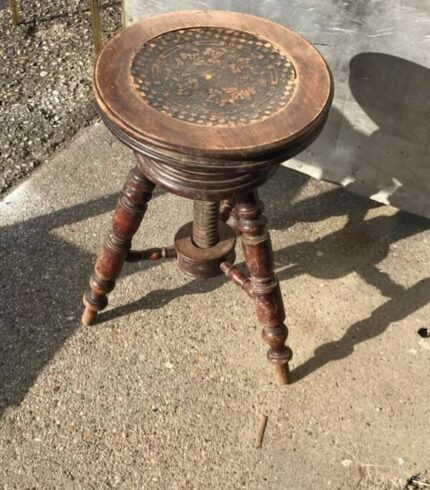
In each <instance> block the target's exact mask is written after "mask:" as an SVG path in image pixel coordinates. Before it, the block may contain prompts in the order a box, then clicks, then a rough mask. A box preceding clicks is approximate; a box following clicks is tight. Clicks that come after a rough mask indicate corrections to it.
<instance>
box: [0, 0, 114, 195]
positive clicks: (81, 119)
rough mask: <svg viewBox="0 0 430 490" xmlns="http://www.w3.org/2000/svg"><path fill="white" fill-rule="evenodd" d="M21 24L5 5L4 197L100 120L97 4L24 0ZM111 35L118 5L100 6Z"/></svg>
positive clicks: (0, 171) (0, 108)
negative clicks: (94, 76) (95, 70)
mask: <svg viewBox="0 0 430 490" xmlns="http://www.w3.org/2000/svg"><path fill="white" fill-rule="evenodd" d="M17 4H18V7H19V12H20V16H21V22H20V25H18V26H14V25H12V22H11V12H10V9H9V8H7V7H6V2H0V192H3V191H4V190H6V189H7V188H9V187H10V186H11V185H13V184H14V183H16V181H17V180H18V179H19V178H21V177H23V176H24V175H28V174H29V173H30V172H31V171H32V170H33V169H34V168H35V167H38V166H39V165H40V164H41V163H42V162H44V161H46V160H47V158H48V157H49V156H50V155H51V154H52V153H54V152H55V151H56V150H57V149H58V148H59V147H61V146H62V145H64V143H65V142H67V141H69V140H70V138H71V137H72V136H73V135H74V134H75V133H77V132H78V130H79V129H80V128H82V127H83V126H85V125H88V124H89V123H90V122H91V121H93V119H94V118H95V115H96V110H95V106H94V104H93V102H92V95H91V71H92V65H93V62H94V47H93V38H92V28H91V11H90V2H89V1H85V2H82V1H81V0H67V1H65V0H17ZM100 5H101V6H102V7H101V9H100V10H101V20H102V28H103V31H104V36H105V38H108V37H109V36H111V35H112V33H113V32H115V31H116V30H117V29H118V28H119V26H120V18H121V5H120V2H119V1H111V0H109V1H108V2H100Z"/></svg>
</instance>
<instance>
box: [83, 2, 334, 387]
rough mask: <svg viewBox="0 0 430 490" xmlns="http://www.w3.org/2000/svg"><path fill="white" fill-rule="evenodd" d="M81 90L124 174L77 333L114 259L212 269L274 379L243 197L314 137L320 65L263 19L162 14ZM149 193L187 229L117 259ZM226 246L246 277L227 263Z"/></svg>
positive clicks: (274, 329)
mask: <svg viewBox="0 0 430 490" xmlns="http://www.w3.org/2000/svg"><path fill="white" fill-rule="evenodd" d="M93 87H94V92H95V96H96V102H97V106H98V109H99V112H100V115H101V117H102V119H103V121H104V122H105V124H106V126H107V127H108V128H109V129H110V130H111V131H112V133H113V134H114V135H116V136H117V137H118V138H119V139H120V140H121V141H122V142H123V143H124V144H126V145H127V146H128V147H129V148H130V149H132V150H133V151H134V153H135V156H136V160H137V166H136V168H135V169H134V170H133V172H132V174H131V176H130V179H129V181H128V183H127V184H126V186H125V190H124V192H123V197H122V198H121V199H120V202H119V204H118V207H117V210H116V212H115V215H114V224H113V232H112V234H111V235H110V236H109V237H108V239H107V240H106V242H105V244H104V246H103V247H102V250H101V252H100V254H99V258H98V260H97V263H96V267H95V273H94V274H93V276H92V277H91V280H90V288H91V289H90V292H89V294H88V295H87V296H86V297H85V300H84V302H85V305H86V309H85V313H84V317H83V323H84V324H91V323H92V322H93V321H94V318H95V315H96V313H97V311H99V310H101V309H102V308H104V307H105V306H106V305H107V296H106V295H107V293H108V292H109V291H111V290H112V289H113V287H114V285H115V279H116V277H117V276H118V274H119V272H120V270H121V267H122V264H123V262H124V260H130V261H136V260H160V259H162V258H174V257H176V258H177V262H178V266H179V267H180V269H181V270H182V271H184V272H185V273H187V274H189V275H191V276H193V277H197V278H210V277H215V276H217V275H219V274H222V273H224V274H225V275H226V276H227V277H228V278H229V279H230V280H231V281H232V282H233V283H234V284H236V285H237V286H239V287H240V288H241V289H243V290H244V291H245V292H246V293H247V295H248V296H249V297H250V298H252V299H253V300H254V302H255V305H256V310H257V317H258V320H259V322H260V323H261V325H262V327H263V331H262V334H263V339H264V340H265V342H266V343H267V344H268V345H269V347H270V349H269V351H268V354H267V355H268V359H269V361H270V362H271V363H273V364H274V365H275V367H276V371H277V374H278V379H279V381H280V382H281V383H282V384H285V383H287V382H288V381H289V380H288V375H289V370H288V362H289V361H290V359H291V357H292V352H291V349H290V348H289V347H287V346H286V345H285V342H286V339H287V335H288V330H287V327H286V326H285V323H284V322H285V312H284V306H283V302H282V296H281V292H280V288H279V283H278V281H277V279H276V276H275V274H274V272H273V254H272V247H271V243H270V236H269V234H268V232H267V230H266V219H265V218H264V216H263V214H262V213H263V209H262V204H261V203H260V201H259V200H258V196H257V194H256V189H257V188H258V187H259V186H260V185H261V184H263V183H264V182H265V181H266V180H267V179H268V178H269V177H270V176H271V175H272V174H273V172H274V171H275V170H276V168H277V167H278V165H279V164H280V162H281V161H283V160H285V159H288V158H290V157H292V156H294V155H296V154H297V153H298V152H300V151H302V150H303V149H305V148H306V147H307V146H308V145H309V144H310V143H311V142H312V141H313V140H314V139H315V138H316V137H317V136H318V134H319V133H320V131H321V130H322V128H323V127H324V124H325V121H326V119H327V115H328V111H329V107H330V104H331V100H332V97H333V83H332V79H331V75H330V71H329V69H328V67H327V65H326V63H325V61H324V59H323V58H322V57H321V55H320V54H319V53H318V52H317V51H316V50H315V48H313V47H312V46H311V45H310V44H309V43H307V42H306V41H305V40H304V39H302V38H301V37H299V36H298V35H297V34H294V33H293V32H291V31H289V30H288V29H287V28H285V27H283V26H280V25H277V24H274V23H272V22H270V21H268V20H265V19H260V18H257V17H252V16H249V15H244V14H239V13H236V12H220V11H216V12H202V11H197V12H190V11H187V12H174V13H172V14H166V15H162V16H158V17H153V18H150V19H145V20H143V21H141V22H137V23H135V24H133V25H132V26H130V27H129V28H127V29H125V30H124V31H123V32H121V33H120V34H119V35H117V36H116V37H115V38H114V39H113V40H111V41H110V42H109V43H108V44H107V45H106V46H105V47H104V49H103V50H102V52H101V54H100V56H99V57H98V60H97V63H96V66H95V70H94V76H93ZM144 176H145V177H144ZM154 184H155V185H157V186H159V187H161V188H163V189H165V190H167V191H169V192H172V193H175V194H177V195H180V196H184V197H187V198H190V199H193V200H194V215H193V218H194V219H193V222H190V223H187V224H186V225H184V226H182V227H181V228H180V229H179V230H178V232H177V234H176V236H175V241H174V247H173V248H172V247H171V248H159V249H148V250H143V251H129V248H130V243H131V238H132V236H133V234H134V233H135V231H136V230H137V228H138V226H139V224H140V222H141V220H142V217H143V214H144V212H145V209H146V204H147V201H148V200H149V198H150V196H151V191H152V189H153V187H154ZM238 236H241V241H242V246H243V251H244V255H245V260H246V264H247V266H248V269H249V272H250V277H248V276H247V275H245V274H244V273H242V272H241V271H240V270H239V269H237V268H236V267H235V266H234V265H233V264H234V259H235V243H236V237H238Z"/></svg>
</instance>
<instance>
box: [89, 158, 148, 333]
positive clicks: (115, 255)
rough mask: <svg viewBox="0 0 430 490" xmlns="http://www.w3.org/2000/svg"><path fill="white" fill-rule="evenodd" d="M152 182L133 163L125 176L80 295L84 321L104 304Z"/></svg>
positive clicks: (118, 271)
mask: <svg viewBox="0 0 430 490" xmlns="http://www.w3.org/2000/svg"><path fill="white" fill-rule="evenodd" d="M153 189H154V184H153V183H152V182H150V181H149V180H148V179H147V178H146V177H144V175H143V174H142V173H141V172H140V170H139V169H138V167H135V168H134V169H133V170H132V171H131V172H130V175H129V177H128V180H127V182H126V183H125V185H124V188H123V190H122V194H121V197H120V198H119V201H118V204H117V206H116V209H115V213H114V215H113V223H112V231H111V233H110V234H109V235H108V236H107V237H106V239H105V241H104V243H103V245H102V247H101V249H100V252H99V254H98V257H97V262H96V265H95V268H94V272H93V274H92V275H91V277H90V290H89V292H88V293H87V294H86V295H85V296H84V304H85V311H84V314H83V316H82V323H83V324H84V325H87V326H88V325H92V324H93V323H94V321H95V318H96V315H97V312H98V311H100V310H102V309H104V308H106V306H107V304H108V299H107V294H108V293H110V292H111V291H112V290H113V288H114V287H115V280H116V278H117V277H118V276H119V274H120V272H121V269H122V266H123V265H124V261H125V259H126V256H127V253H128V251H129V250H130V247H131V239H132V238H133V235H134V234H135V233H136V231H137V230H138V228H139V225H140V223H141V221H142V219H143V216H144V214H145V211H146V208H147V203H148V201H149V200H150V199H151V195H152V191H153Z"/></svg>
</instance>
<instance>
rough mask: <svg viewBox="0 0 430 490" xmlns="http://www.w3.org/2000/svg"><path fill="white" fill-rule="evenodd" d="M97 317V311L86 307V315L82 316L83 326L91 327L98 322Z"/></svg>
mask: <svg viewBox="0 0 430 490" xmlns="http://www.w3.org/2000/svg"><path fill="white" fill-rule="evenodd" d="M84 303H85V301H84ZM96 317H97V310H93V309H92V308H90V307H89V306H85V310H84V313H83V314H82V325H84V326H85V327H90V326H91V325H93V324H94V322H95V321H96Z"/></svg>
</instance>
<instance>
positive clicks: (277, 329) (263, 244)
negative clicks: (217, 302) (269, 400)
mask: <svg viewBox="0 0 430 490" xmlns="http://www.w3.org/2000/svg"><path fill="white" fill-rule="evenodd" d="M262 212H263V209H262V204H261V202H260V201H259V199H258V196H257V193H256V192H251V193H249V194H246V195H243V196H240V197H239V198H238V199H237V202H236V213H237V216H238V225H237V226H238V230H239V232H240V233H241V240H242V247H243V252H244V255H245V261H246V264H247V267H248V269H249V272H250V274H251V283H252V296H253V298H254V300H255V304H256V309H257V317H258V320H259V322H260V324H261V325H262V327H263V331H262V336H263V340H264V341H265V342H266V343H267V344H268V345H269V346H270V349H269V351H268V352H267V358H268V360H269V362H270V363H272V364H273V365H274V366H275V369H276V375H277V378H278V381H279V383H280V384H287V383H289V381H290V377H289V368H288V363H289V361H290V359H291V357H292V355H293V353H292V351H291V349H290V348H289V347H288V346H286V345H285V342H286V340H287V337H288V329H287V327H286V326H285V323H284V321H285V311H284V304H283V301H282V295H281V290H280V288H279V283H278V280H277V278H276V276H275V273H274V271H273V252H272V245H271V241H270V235H269V233H268V232H267V230H266V219H265V217H264V216H263V214H262Z"/></svg>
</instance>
